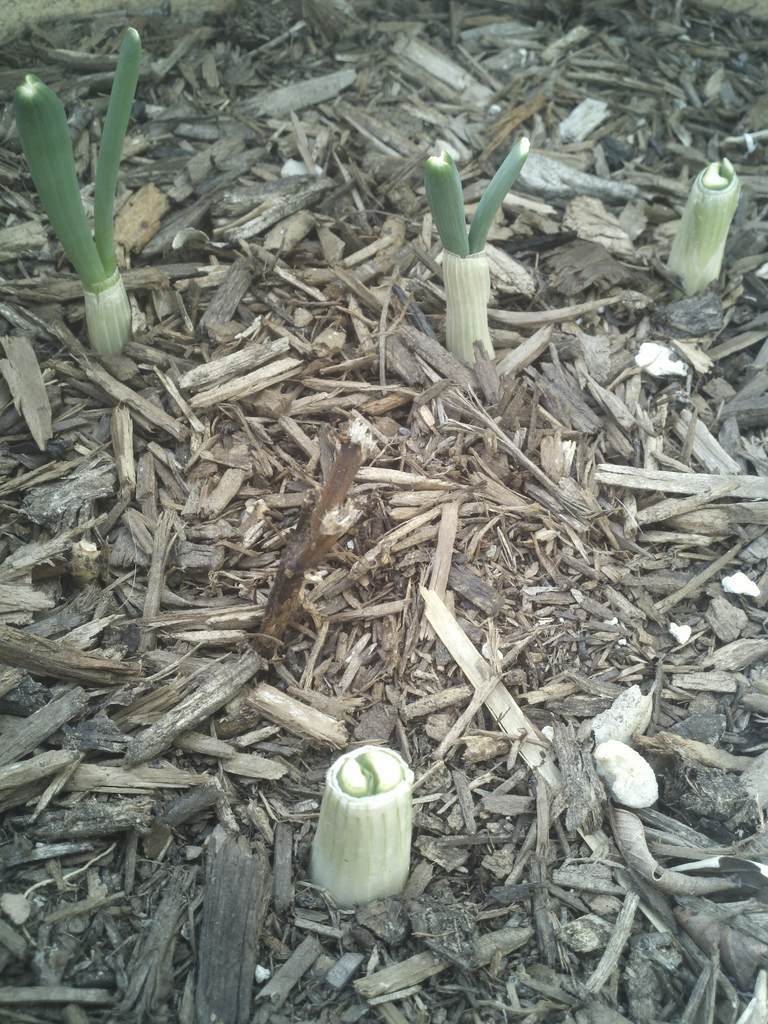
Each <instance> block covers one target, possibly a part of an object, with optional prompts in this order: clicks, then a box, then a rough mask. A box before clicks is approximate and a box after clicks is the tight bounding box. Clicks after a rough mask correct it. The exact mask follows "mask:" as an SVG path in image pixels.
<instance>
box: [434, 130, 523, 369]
mask: <svg viewBox="0 0 768 1024" xmlns="http://www.w3.org/2000/svg"><path fill="white" fill-rule="evenodd" d="M530 148H531V144H530V142H529V141H528V139H520V140H519V142H517V143H516V144H515V145H514V146H513V147H512V149H511V150H510V151H509V153H508V155H507V157H506V159H505V160H504V162H503V163H502V164H501V166H500V167H499V169H498V171H497V172H496V174H495V175H494V176H493V178H492V180H491V181H490V183H489V184H488V186H487V187H486V189H485V191H484V192H483V195H482V196H481V198H480V202H479V203H478V206H477V209H476V210H475V215H474V217H473V219H472V223H471V225H470V226H469V229H467V225H466V220H465V216H464V197H463V192H462V186H461V177H460V176H459V172H458V169H457V167H456V164H455V163H454V162H453V160H452V158H451V157H450V155H449V154H448V153H441V154H440V155H439V156H433V157H430V158H429V159H428V160H427V162H426V164H425V166H424V183H425V186H426V192H427V200H428V202H429V206H430V209H431V210H432V217H433V219H434V222H435V226H436V227H437V230H438V234H439V235H440V241H441V242H442V245H443V280H444V282H445V300H446V321H445V335H446V345H447V347H448V350H449V351H450V352H451V353H453V355H455V356H457V357H458V358H459V359H462V360H464V362H467V363H470V364H471V363H474V361H475V349H474V346H475V342H476V341H479V342H480V343H481V345H482V347H483V349H484V350H485V353H486V355H487V356H488V357H489V358H492V357H493V355H494V351H493V343H492V341H491V335H490V331H489V330H488V300H489V299H490V296H491V276H490V271H489V269H488V258H487V256H486V254H485V242H486V239H487V237H488V232H489V230H490V227H491V224H492V223H493V219H494V217H495V216H496V214H497V213H498V211H499V208H500V207H501V204H502V201H503V199H504V197H505V196H506V194H507V192H509V190H510V188H511V187H512V185H513V184H514V182H515V181H516V179H517V176H518V175H519V174H520V171H521V170H522V167H523V164H524V163H525V161H526V159H527V158H528V153H529V151H530Z"/></svg>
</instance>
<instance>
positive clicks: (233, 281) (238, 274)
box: [197, 257, 253, 337]
mask: <svg viewBox="0 0 768 1024" xmlns="http://www.w3.org/2000/svg"><path fill="white" fill-rule="evenodd" d="M252 280H253V264H252V262H251V261H250V260H248V259H245V257H241V258H240V259H239V260H235V262H234V263H233V264H232V265H231V267H230V268H229V271H228V272H227V276H226V277H225V278H224V280H223V281H222V283H221V284H220V285H219V287H218V288H217V289H216V291H215V292H214V294H213V296H212V298H211V301H210V302H209V303H208V308H207V309H206V311H205V313H204V314H203V316H202V317H201V318H200V323H199V324H198V325H197V333H198V335H200V336H201V337H204V336H205V335H206V333H207V331H208V328H209V327H215V326H216V324H226V323H228V322H229V321H230V320H231V319H232V316H233V314H234V312H235V310H236V309H237V307H238V305H239V304H240V302H241V300H242V298H243V296H244V295H245V293H246V292H247V291H248V289H249V287H250V285H251V281H252Z"/></svg>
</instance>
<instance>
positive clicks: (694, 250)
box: [667, 159, 741, 295]
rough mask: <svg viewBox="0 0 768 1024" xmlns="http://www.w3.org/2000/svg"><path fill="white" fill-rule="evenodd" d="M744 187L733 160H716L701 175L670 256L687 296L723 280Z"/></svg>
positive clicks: (670, 267) (690, 194)
mask: <svg viewBox="0 0 768 1024" xmlns="http://www.w3.org/2000/svg"><path fill="white" fill-rule="evenodd" d="M740 190H741V186H740V184H739V179H738V177H737V175H736V172H735V171H734V169H733V166H732V164H731V163H730V161H729V160H725V159H723V160H716V161H715V162H714V163H711V164H709V165H708V166H707V167H705V168H704V170H703V171H701V173H700V174H698V175H697V177H696V179H695V181H694V182H693V185H692V186H691V190H690V192H689V193H688V200H687V202H686V204H685V210H684V211H683V217H682V220H681V221H680V225H679V227H678V229H677V234H676V235H675V239H674V241H673V243H672V249H671V251H670V254H669V261H668V263H667V266H668V268H669V269H670V270H671V271H672V272H673V273H675V274H678V275H679V276H680V278H681V279H682V282H683V288H684V290H685V293H686V295H695V294H696V292H700V291H703V290H704V289H705V288H706V287H707V285H709V284H711V282H712V281H715V280H717V278H718V277H719V276H720V268H721V267H722V264H723V253H724V252H725V243H726V240H727V238H728V230H729V228H730V226H731V221H732V220H733V215H734V214H735V212H736V207H737V206H738V203H739V192H740Z"/></svg>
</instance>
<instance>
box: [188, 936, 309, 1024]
mask: <svg viewBox="0 0 768 1024" xmlns="http://www.w3.org/2000/svg"><path fill="white" fill-rule="evenodd" d="M321 950H322V946H321V945H320V943H319V942H318V941H317V939H316V938H315V936H314V935H308V936H307V937H306V939H304V940H303V941H302V942H301V944H300V945H299V946H297V948H296V949H295V950H294V951H293V953H292V954H291V955H290V957H289V958H288V959H287V960H286V961H285V963H284V964H283V966H282V967H281V968H280V970H279V971H276V972H275V974H274V975H273V976H272V978H271V979H270V980H269V981H268V982H267V984H266V985H265V986H264V988H263V989H262V990H261V992H259V995H258V998H259V1000H266V1001H267V1003H268V1005H267V1006H264V1007H262V1009H261V1011H260V1012H259V1013H258V1014H257V1020H259V1021H261V1020H264V1021H268V1020H269V1019H270V1017H269V1015H270V1014H271V1013H272V1011H273V1010H275V1009H277V1008H278V1007H279V1006H282V1005H283V1003H284V1002H285V1000H286V999H287V998H288V996H289V995H290V992H291V989H292V988H293V986H294V985H296V984H297V982H299V981H300V980H301V978H303V977H304V975H305V974H306V973H307V971H308V970H309V968H310V967H311V966H312V964H313V963H314V962H315V960H317V958H318V957H319V956H320V952H321ZM264 1013H266V1016H263V1014H264ZM199 1024H203V1022H202V1021H200V1022H199Z"/></svg>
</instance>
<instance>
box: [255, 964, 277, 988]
mask: <svg viewBox="0 0 768 1024" xmlns="http://www.w3.org/2000/svg"><path fill="white" fill-rule="evenodd" d="M253 976H254V978H255V979H256V984H257V985H261V984H262V983H263V982H265V981H269V979H270V978H271V977H272V971H270V969H269V968H268V967H262V966H261V964H256V970H255V971H254V972H253Z"/></svg>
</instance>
